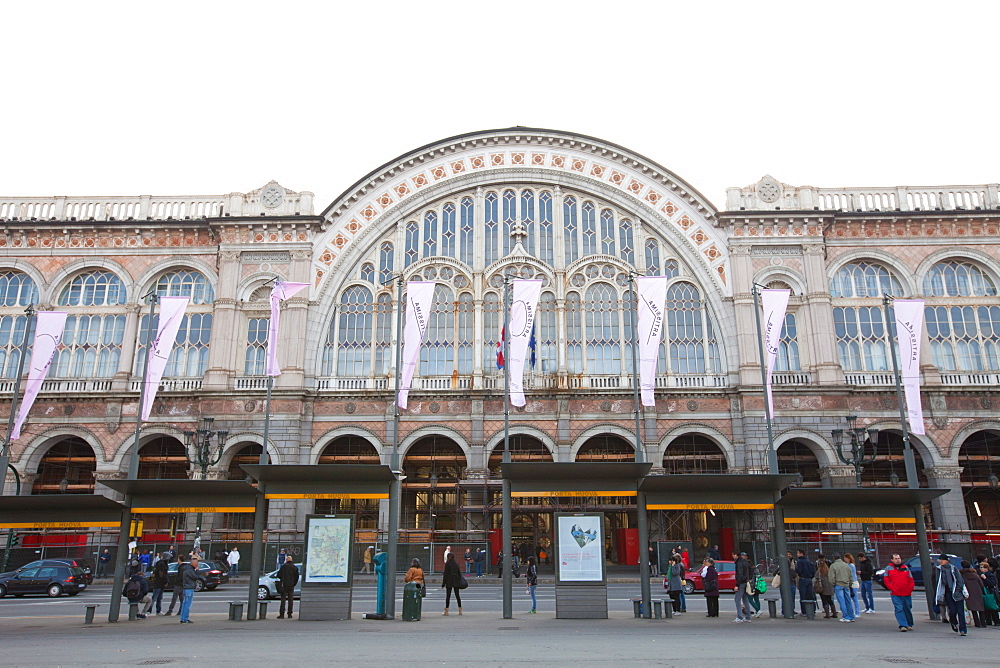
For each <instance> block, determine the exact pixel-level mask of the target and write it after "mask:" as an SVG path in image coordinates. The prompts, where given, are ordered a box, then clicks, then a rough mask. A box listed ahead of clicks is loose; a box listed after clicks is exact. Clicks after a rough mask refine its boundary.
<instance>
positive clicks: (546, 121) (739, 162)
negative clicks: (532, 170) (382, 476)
mask: <svg viewBox="0 0 1000 668" xmlns="http://www.w3.org/2000/svg"><path fill="white" fill-rule="evenodd" d="M998 19H1000V2H951V3H940V2H934V3H930V2H927V3H922V2H898V3H896V2H880V1H878V0H869V1H868V2H858V3H853V2H836V3H816V2H802V1H800V2H788V3H779V2H775V3H766V2H764V3H761V2H738V3H735V2H734V3H725V2H684V3H674V2H635V3H630V2H587V1H580V0H578V1H576V2H546V1H545V0H534V1H532V2H520V1H506V2H496V3H485V2H468V1H467V2H431V1H424V2H414V1H413V0H410V1H407V2H394V1H389V2H387V1H384V0H383V1H381V2H350V3H348V2H326V3H319V2H312V3H307V2H293V1H288V0H285V1H283V2H266V3H265V2H260V3H258V2H249V1H244V2H238V3H224V2H209V1H206V0H203V1H202V2H192V3H189V2H169V3H166V2H163V3H146V2H134V1H133V2H126V3H111V2H100V1H97V2H43V1H36V2H13V1H10V2H5V3H3V4H2V5H0V25H2V26H3V30H2V49H3V55H2V61H3V66H2V68H0V72H2V73H3V76H2V78H0V81H2V90H3V96H2V102H0V120H2V125H0V127H2V132H3V141H2V143H0V197H2V196H12V195H32V196H51V195H140V194H152V195H185V194H221V193H228V192H233V191H240V192H245V191H248V190H252V189H254V188H257V187H259V186H261V185H263V184H264V183H266V182H268V181H269V180H271V179H275V180H277V181H279V182H280V183H281V184H282V185H284V186H286V187H288V188H290V189H292V190H311V191H313V192H315V193H316V210H317V211H321V210H322V209H323V208H324V207H325V206H326V205H327V204H329V203H330V202H331V201H332V200H333V198H334V197H336V196H337V195H339V194H340V193H341V192H342V191H344V190H345V189H346V188H347V187H349V186H350V185H351V184H352V183H354V182H355V181H356V180H358V179H359V178H361V177H362V176H364V175H365V174H366V173H368V172H369V171H370V170H372V169H373V168H375V167H377V166H379V165H381V164H382V163H384V162H387V161H389V160H391V159H393V158H395V157H396V156H398V155H400V154H402V153H404V152H407V151H409V150H411V149H413V148H416V147H418V146H420V145H423V144H426V143H428V142H432V141H435V140H438V139H443V138H445V137H449V136H451V135H455V134H460V133H464V132H470V131H474V130H482V129H490V128H504V127H510V126H514V125H524V126H530V127H541V128H552V129H557V130H568V131H573V132H578V133H581V134H587V135H592V136H595V137H599V138H601V139H605V140H608V141H611V142H614V143H617V144H621V145H624V146H626V147H628V148H630V149H632V150H634V151H637V152H639V153H641V154H643V155H645V156H647V157H649V158H651V159H653V160H655V161H656V162H659V163H660V164H662V165H664V166H665V167H666V168H667V169H669V170H671V171H673V172H674V173H675V174H677V175H678V176H680V177H681V178H683V179H684V180H686V181H688V182H689V183H690V184H691V185H693V186H694V187H695V188H697V189H698V190H700V191H701V192H702V193H703V194H704V195H705V196H706V197H708V198H709V199H710V200H711V201H712V202H714V203H715V204H716V206H718V207H723V206H724V204H725V188H726V187H728V186H744V185H748V184H750V183H753V182H755V181H756V180H757V179H758V178H760V177H761V176H762V175H763V174H765V173H770V174H772V175H773V176H774V177H775V178H777V179H778V180H780V181H783V182H786V183H791V184H793V185H814V186H819V187H843V186H894V185H945V184H976V183H995V182H997V181H1000V170H998V168H997V155H998V150H997V149H998V142H1000V132H998V127H997V126H998V123H997V118H998V104H997V103H998V98H1000V94H998V89H1000V76H998V72H1000V70H998V69H997V59H998V48H997V37H996V33H997V29H998V25H1000V21H998Z"/></svg>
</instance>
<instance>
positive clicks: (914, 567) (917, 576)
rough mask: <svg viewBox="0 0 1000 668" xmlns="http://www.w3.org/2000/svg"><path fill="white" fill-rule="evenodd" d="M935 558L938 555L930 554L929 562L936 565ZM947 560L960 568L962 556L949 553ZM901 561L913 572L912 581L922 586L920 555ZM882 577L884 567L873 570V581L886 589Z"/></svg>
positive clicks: (883, 575)
mask: <svg viewBox="0 0 1000 668" xmlns="http://www.w3.org/2000/svg"><path fill="white" fill-rule="evenodd" d="M937 558H938V555H936V554H932V555H931V564H932V565H933V566H937ZM948 561H950V562H951V564H952V565H953V566H955V567H956V568H961V567H962V557H960V556H958V555H957V554H949V555H948ZM903 563H904V564H906V567H907V568H908V569H910V573H912V574H913V583H914V584H915V585H916V586H917V587H923V586H924V569H923V567H922V566H921V565H920V557H919V556H916V557H910V558H909V559H907V560H906V561H904V562H903ZM884 578H885V569H884V568H880V569H879V570H877V571H875V582H877V583H879V585H881V586H882V588H883V589H888V587H886V586H885V582H884V581H883V580H884Z"/></svg>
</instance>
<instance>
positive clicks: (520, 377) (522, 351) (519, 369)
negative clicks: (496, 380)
mask: <svg viewBox="0 0 1000 668" xmlns="http://www.w3.org/2000/svg"><path fill="white" fill-rule="evenodd" d="M511 286H512V298H511V303H510V319H509V323H510V342H509V343H508V346H510V347H509V348H508V351H509V354H510V374H509V378H510V403H512V404H513V405H515V406H523V405H524V404H525V403H526V402H525V400H524V361H525V358H526V357H527V356H528V341H529V339H530V338H531V330H532V329H533V328H534V326H535V312H536V311H537V309H538V298H539V296H541V294H542V281H541V280H539V279H520V278H519V279H516V280H514V281H512V282H511Z"/></svg>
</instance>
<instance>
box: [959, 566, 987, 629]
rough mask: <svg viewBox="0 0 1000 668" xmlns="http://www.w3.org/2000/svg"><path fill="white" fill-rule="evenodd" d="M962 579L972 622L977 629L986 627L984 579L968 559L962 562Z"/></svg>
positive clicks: (966, 605)
mask: <svg viewBox="0 0 1000 668" xmlns="http://www.w3.org/2000/svg"><path fill="white" fill-rule="evenodd" d="M961 572H962V581H963V582H964V583H965V594H966V596H965V607H966V608H968V609H969V612H971V613H972V624H973V625H974V626H975V627H976V628H977V629H985V628H986V602H985V601H984V600H983V591H984V588H983V579H982V578H981V577H979V572H978V571H977V570H976V569H975V568H973V567H972V564H970V563H969V562H968V561H963V562H962V571H961Z"/></svg>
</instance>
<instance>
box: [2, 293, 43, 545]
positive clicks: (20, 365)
mask: <svg viewBox="0 0 1000 668" xmlns="http://www.w3.org/2000/svg"><path fill="white" fill-rule="evenodd" d="M24 312H25V313H26V314H27V318H26V320H25V323H24V340H22V341H21V357H20V359H18V360H17V376H16V377H15V378H14V394H13V396H12V397H11V399H10V415H9V416H8V417H7V438H5V439H4V442H3V448H0V496H3V488H4V483H5V482H6V481H7V468H8V467H10V435H11V434H12V433H14V421H15V420H16V419H17V408H18V406H17V401H18V399H19V398H20V397H21V375H22V374H23V373H24V358H25V357H27V355H28V338H29V337H30V335H31V329H32V327H33V326H34V324H35V317H36V316H35V307H34V305H32V304H28V308H26V309H24ZM10 468H13V467H10ZM14 474H15V475H17V471H14ZM19 493H20V492H19ZM12 533H13V532H9V534H12ZM5 554H6V553H5ZM5 558H6V557H5Z"/></svg>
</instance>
